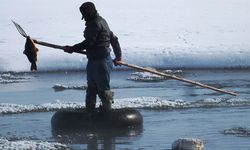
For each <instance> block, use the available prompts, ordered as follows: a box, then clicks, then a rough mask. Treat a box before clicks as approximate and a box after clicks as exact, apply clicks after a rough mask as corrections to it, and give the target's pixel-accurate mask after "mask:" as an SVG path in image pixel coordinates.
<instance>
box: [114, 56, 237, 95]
mask: <svg viewBox="0 0 250 150" xmlns="http://www.w3.org/2000/svg"><path fill="white" fill-rule="evenodd" d="M119 64H121V65H123V66H126V67H129V68H133V69H138V70H141V71H146V72H150V73H153V74H156V75H159V76H163V77H166V78H171V79H175V80H179V81H183V82H186V83H190V84H193V85H197V86H200V87H203V88H207V89H211V90H214V91H217V92H221V93H225V94H230V95H233V96H236V95H237V94H236V93H234V92H228V91H224V90H222V89H218V88H216V87H213V86H209V85H206V84H202V83H199V82H196V81H192V80H188V79H184V78H180V77H177V76H175V75H171V74H166V73H162V72H159V71H156V70H153V69H148V68H144V67H140V66H137V65H133V64H128V63H125V62H122V61H119Z"/></svg>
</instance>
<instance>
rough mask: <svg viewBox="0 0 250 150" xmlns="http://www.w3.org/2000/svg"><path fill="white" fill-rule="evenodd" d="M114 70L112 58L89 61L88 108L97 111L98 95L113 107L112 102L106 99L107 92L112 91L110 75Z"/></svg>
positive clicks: (104, 102)
mask: <svg viewBox="0 0 250 150" xmlns="http://www.w3.org/2000/svg"><path fill="white" fill-rule="evenodd" d="M112 68H113V62H112V59H111V57H110V56H108V57H106V58H104V59H100V60H89V61H88V64H87V84H88V87H87V90H86V108H87V109H89V110H90V111H91V110H94V109H95V105H96V95H97V94H98V96H99V98H100V99H101V101H102V105H105V104H106V103H108V104H110V105H111V102H112V100H110V99H107V98H106V97H105V92H107V91H110V85H109V82H110V73H111V70H112Z"/></svg>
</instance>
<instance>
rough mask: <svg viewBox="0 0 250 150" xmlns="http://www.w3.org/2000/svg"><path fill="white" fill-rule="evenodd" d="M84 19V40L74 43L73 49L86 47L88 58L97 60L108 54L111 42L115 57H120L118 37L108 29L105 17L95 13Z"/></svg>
mask: <svg viewBox="0 0 250 150" xmlns="http://www.w3.org/2000/svg"><path fill="white" fill-rule="evenodd" d="M85 21H86V23H85V30H84V38H85V40H84V41H82V42H81V43H78V44H75V45H74V46H73V50H74V51H75V52H77V51H82V50H85V49H86V52H87V58H88V59H90V60H98V59H103V58H106V57H107V56H109V55H110V51H111V49H110V44H111V46H112V48H113V50H114V53H115V57H116V58H121V48H120V44H119V41H118V38H117V37H116V36H115V35H114V34H113V32H112V31H111V30H110V29H109V26H108V24H107V22H106V21H105V19H104V18H102V17H101V16H99V14H98V13H96V14H95V15H92V17H91V18H88V19H85Z"/></svg>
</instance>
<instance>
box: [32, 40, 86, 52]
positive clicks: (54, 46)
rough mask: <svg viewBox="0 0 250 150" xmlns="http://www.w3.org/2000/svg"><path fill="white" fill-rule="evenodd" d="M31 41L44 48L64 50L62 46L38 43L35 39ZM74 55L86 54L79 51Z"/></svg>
mask: <svg viewBox="0 0 250 150" xmlns="http://www.w3.org/2000/svg"><path fill="white" fill-rule="evenodd" d="M33 41H34V43H36V44H39V45H42V46H46V47H51V48H55V49H61V50H64V46H61V45H56V44H52V43H47V42H43V41H38V40H35V39H33ZM76 53H79V54H86V51H79V52H76Z"/></svg>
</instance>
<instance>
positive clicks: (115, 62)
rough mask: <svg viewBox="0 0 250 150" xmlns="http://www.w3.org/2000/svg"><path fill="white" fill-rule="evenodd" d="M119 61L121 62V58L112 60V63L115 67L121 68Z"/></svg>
mask: <svg viewBox="0 0 250 150" xmlns="http://www.w3.org/2000/svg"><path fill="white" fill-rule="evenodd" d="M120 61H122V58H115V59H113V63H114V65H115V66H121V64H120V63H119V62H120Z"/></svg>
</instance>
